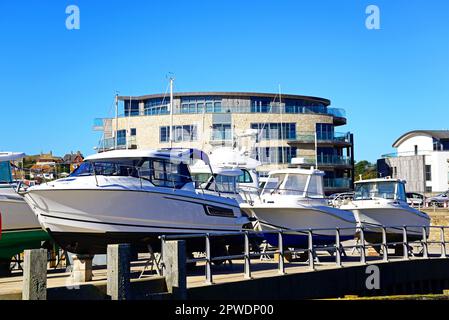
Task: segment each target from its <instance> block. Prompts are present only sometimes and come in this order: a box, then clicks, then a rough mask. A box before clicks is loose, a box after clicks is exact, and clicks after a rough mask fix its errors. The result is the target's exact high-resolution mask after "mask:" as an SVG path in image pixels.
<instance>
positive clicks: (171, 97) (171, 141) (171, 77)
mask: <svg viewBox="0 0 449 320" xmlns="http://www.w3.org/2000/svg"><path fill="white" fill-rule="evenodd" d="M169 74H172V75H173V73H171V72H169ZM174 80H175V78H174V77H173V76H170V148H172V147H173V82H174Z"/></svg>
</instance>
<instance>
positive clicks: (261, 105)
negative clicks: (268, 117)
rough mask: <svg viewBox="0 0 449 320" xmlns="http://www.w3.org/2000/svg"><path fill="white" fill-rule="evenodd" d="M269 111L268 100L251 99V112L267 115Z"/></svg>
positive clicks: (270, 109)
mask: <svg viewBox="0 0 449 320" xmlns="http://www.w3.org/2000/svg"><path fill="white" fill-rule="evenodd" d="M271 111H272V108H271V99H270V98H251V112H261V113H267V112H271Z"/></svg>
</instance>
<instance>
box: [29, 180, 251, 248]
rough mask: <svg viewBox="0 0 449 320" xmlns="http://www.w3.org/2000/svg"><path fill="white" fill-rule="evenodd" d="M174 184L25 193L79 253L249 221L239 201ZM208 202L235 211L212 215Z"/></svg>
mask: <svg viewBox="0 0 449 320" xmlns="http://www.w3.org/2000/svg"><path fill="white" fill-rule="evenodd" d="M169 190H170V191H166V192H156V191H152V192H150V191H136V190H110V189H109V190H105V189H101V190H97V189H77V190H73V189H65V190H64V189H53V190H46V189H43V190H42V189H36V190H30V191H29V192H28V193H27V194H26V196H25V198H26V201H27V202H28V203H29V205H30V206H31V208H32V209H33V211H34V212H35V213H36V214H37V215H38V219H39V222H40V224H41V226H42V227H43V228H44V229H45V230H48V232H49V233H50V234H51V235H52V237H53V238H54V239H55V241H56V242H57V243H58V244H59V245H60V246H61V247H62V248H64V249H66V250H67V251H69V252H73V253H79V254H99V253H105V252H106V249H107V245H108V244H113V243H130V244H131V245H132V246H133V247H135V248H136V249H138V250H147V245H149V244H150V245H152V246H156V247H157V246H158V244H159V243H160V239H159V236H161V235H175V234H176V235H184V234H193V233H207V232H214V233H217V232H221V233H228V232H236V231H240V230H242V228H243V225H244V224H246V223H247V222H248V220H247V219H246V218H244V217H241V212H240V209H239V207H238V206H237V203H235V206H234V205H233V203H234V201H233V202H229V201H228V202H225V201H223V202H217V201H213V200H205V199H210V198H207V197H205V198H204V199H201V198H198V197H197V198H194V197H191V196H190V197H189V196H188V195H186V194H185V193H183V192H180V191H179V190H173V189H169ZM215 198H218V197H215ZM81 199H82V200H81ZM206 207H212V208H221V210H222V211H223V210H224V211H225V212H228V213H229V215H227V216H214V215H210V212H209V214H208V211H207V208H206ZM189 242H191V243H195V241H189ZM202 243H204V239H202ZM242 243H243V242H242Z"/></svg>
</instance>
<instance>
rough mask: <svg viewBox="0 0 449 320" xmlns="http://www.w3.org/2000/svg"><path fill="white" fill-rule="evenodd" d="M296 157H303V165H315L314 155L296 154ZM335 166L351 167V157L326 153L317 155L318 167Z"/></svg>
mask: <svg viewBox="0 0 449 320" xmlns="http://www.w3.org/2000/svg"><path fill="white" fill-rule="evenodd" d="M298 158H303V159H304V165H306V166H315V164H316V161H315V159H316V158H315V157H303V156H298ZM320 166H321V167H336V166H345V167H352V163H351V158H349V157H346V156H337V155H327V154H319V155H318V167H320Z"/></svg>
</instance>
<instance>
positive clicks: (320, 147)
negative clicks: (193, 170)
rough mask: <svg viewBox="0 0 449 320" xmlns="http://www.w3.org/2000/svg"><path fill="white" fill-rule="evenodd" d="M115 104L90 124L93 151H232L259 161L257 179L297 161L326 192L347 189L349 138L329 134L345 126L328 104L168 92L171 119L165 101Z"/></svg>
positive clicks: (315, 99) (306, 98)
mask: <svg viewBox="0 0 449 320" xmlns="http://www.w3.org/2000/svg"><path fill="white" fill-rule="evenodd" d="M118 101H119V106H120V108H119V110H120V111H119V116H118V117H117V118H115V117H113V118H102V119H97V120H96V123H95V129H96V130H99V131H102V132H103V137H102V139H101V141H100V142H99V144H98V147H97V148H98V151H100V152H101V151H104V150H110V149H113V148H167V147H170V146H173V147H187V148H199V149H202V150H204V151H206V152H207V151H211V150H212V149H213V148H216V147H220V146H238V147H239V148H244V149H245V150H246V151H247V152H248V153H249V154H250V155H251V156H252V157H254V158H257V159H259V160H260V161H261V162H262V163H263V166H261V167H260V168H259V171H261V172H262V174H263V173H267V172H268V171H270V170H273V169H277V168H282V167H287V166H288V165H289V163H290V162H291V158H293V157H300V158H303V159H304V162H305V163H306V165H308V166H312V165H313V166H315V165H316V164H318V168H319V169H321V170H323V171H325V172H326V176H325V186H326V192H327V193H332V192H344V191H348V190H350V189H351V188H352V184H353V179H354V178H353V175H354V174H353V172H354V153H353V150H354V149H353V136H352V134H351V133H349V132H343V133H341V132H338V131H337V130H335V129H337V128H338V127H339V126H343V125H345V124H346V116H345V113H344V111H343V110H342V109H336V108H331V107H330V101H329V100H327V99H323V98H318V97H309V96H301V95H290V94H286V95H281V96H279V95H278V94H272V93H252V92H190V93H175V94H174V96H173V116H171V115H170V97H169V96H168V95H163V94H153V95H146V96H132V97H129V96H120V97H118ZM171 123H172V129H171V130H170V124H171ZM170 135H172V137H171V136H170ZM315 137H316V138H315Z"/></svg>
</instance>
